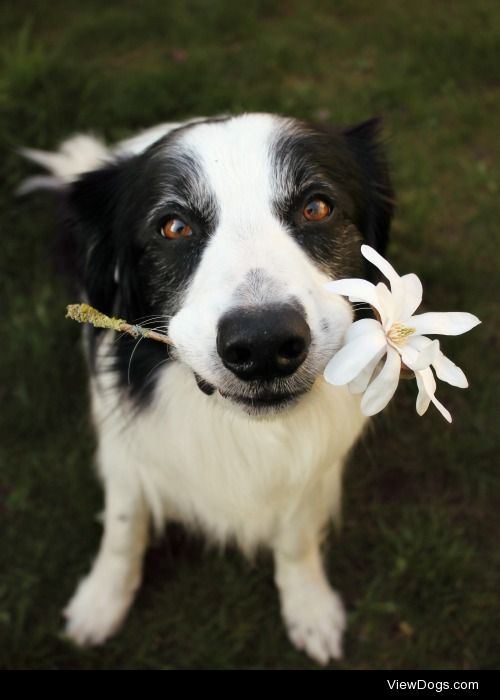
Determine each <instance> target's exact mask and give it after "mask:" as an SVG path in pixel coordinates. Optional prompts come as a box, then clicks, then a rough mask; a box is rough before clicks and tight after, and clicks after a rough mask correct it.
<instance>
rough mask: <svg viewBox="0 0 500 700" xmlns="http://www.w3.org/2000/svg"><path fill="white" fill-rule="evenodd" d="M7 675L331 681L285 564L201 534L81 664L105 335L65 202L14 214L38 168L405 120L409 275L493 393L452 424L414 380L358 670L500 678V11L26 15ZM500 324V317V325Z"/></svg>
mask: <svg viewBox="0 0 500 700" xmlns="http://www.w3.org/2000/svg"><path fill="white" fill-rule="evenodd" d="M0 46H1V49H0V52H1V54H0V59H1V63H0V66H1V67H0V148H1V153H2V161H1V163H2V166H1V167H2V176H1V181H2V188H1V192H0V203H1V238H2V243H1V269H0V283H1V289H2V294H1V303H2V313H3V314H4V317H3V329H2V330H3V332H2V337H3V342H2V362H1V365H0V373H1V376H0V397H1V412H0V519H1V520H0V528H1V533H2V534H1V540H0V562H1V570H0V667H2V668H17V669H28V668H30V669H34V668H37V669H41V668H43V669H69V668H71V669H78V668H81V669H91V668H92V669H103V668H106V669H124V668H138V669H165V668H221V669H222V668H224V669H229V668H267V669H272V668H283V669H289V668H304V669H306V668H316V666H315V664H313V663H312V662H310V661H309V660H308V659H307V658H306V657H305V656H303V655H302V654H300V653H299V652H296V651H295V650H294V649H293V648H292V647H291V646H290V644H289V643H288V641H287V639H286V635H285V632H284V629H283V627H282V624H281V621H280V618H279V609H278V600H277V596H276V593H275V590H274V584H273V581H272V566H271V561H270V558H269V556H268V555H266V553H263V554H262V555H261V556H260V558H259V560H258V566H256V565H251V564H249V563H248V562H246V560H245V559H243V557H242V556H241V555H240V554H239V553H238V552H237V551H235V550H232V549H229V550H227V551H226V552H225V553H222V554H221V553H219V552H217V551H214V550H212V549H210V548H207V547H206V546H205V543H204V542H203V541H202V540H200V539H197V538H195V537H193V536H192V535H189V534H188V533H186V532H184V531H183V530H182V529H180V528H177V527H171V528H169V529H168V531H167V532H166V533H165V536H164V537H163V538H162V539H161V540H159V541H157V542H155V543H154V544H153V545H152V547H151V548H150V550H149V553H148V556H147V560H146V567H145V582H144V585H143V587H142V588H141V591H140V593H139V596H138V599H137V602H136V605H135V606H134V608H133V610H132V612H131V614H130V616H129V618H128V621H127V623H126V625H125V627H124V628H123V630H122V632H120V634H119V635H118V636H117V637H116V638H114V639H113V640H112V641H111V642H109V643H108V644H107V645H106V646H104V647H103V648H100V649H97V650H90V651H80V650H77V649H75V648H73V647H72V646H70V645H69V644H68V643H66V642H65V641H64V640H63V639H61V636H60V632H61V617H60V611H61V609H62V607H63V606H64V604H65V603H66V601H67V600H68V598H69V596H70V594H71V593H72V591H73V589H74V586H75V584H76V581H77V579H78V578H79V577H80V576H82V575H83V574H84V573H85V572H86V571H87V569H88V567H89V564H90V561H91V559H92V557H93V555H94V554H95V552H96V549H97V545H98V541H99V536H100V526H99V523H98V522H97V520H93V515H94V514H97V513H98V512H99V510H100V509H101V508H102V495H101V492H100V488H99V486H98V484H97V481H96V479H95V476H94V472H93V468H92V454H93V448H94V438H93V434H92V430H91V426H90V424H89V420H88V406H87V401H88V396H87V390H86V380H85V369H84V364H83V360H82V357H81V354H80V344H79V329H78V328H77V327H76V326H75V327H74V326H73V325H72V324H69V323H68V322H67V321H65V320H64V306H65V304H66V303H69V302H71V301H74V300H73V299H71V298H68V291H67V288H66V285H65V281H64V279H63V277H62V276H61V275H60V274H58V273H57V271H54V265H53V262H52V261H53V253H52V249H53V242H54V240H55V236H56V220H57V219H56V216H55V213H56V212H55V209H56V207H55V202H54V200H53V199H52V198H51V197H50V196H47V195H46V194H36V195H33V196H31V197H29V198H27V199H24V200H20V199H18V198H16V197H14V195H13V192H14V190H15V188H16V186H17V185H18V184H19V182H20V181H21V180H22V178H23V177H25V176H26V175H28V174H29V173H30V172H32V169H31V168H30V166H29V165H28V164H26V163H25V162H22V161H21V159H20V158H19V157H18V155H17V153H16V148H17V147H18V146H20V145H29V146H33V147H38V148H53V147H54V146H56V145H57V143H58V142H59V141H60V140H62V139H63V138H64V137H66V136H67V135H69V134H71V133H73V132H75V131H77V130H89V131H92V132H96V133H99V134H102V135H104V136H105V137H106V138H107V139H110V140H113V139H118V138H122V137H125V136H126V135H129V134H132V133H133V132H134V130H137V129H139V128H142V127H147V126H149V125H152V124H154V123H156V122H159V121H165V120H169V119H173V120H177V119H181V118H184V117H189V116H194V115H213V114H218V113H222V112H224V113H238V112H241V111H267V112H280V113H284V114H289V115H292V116H295V117H301V118H305V119H313V120H322V121H326V122H331V123H354V122H356V121H361V120H363V119H366V118H368V117H370V116H372V115H381V116H382V117H383V118H384V125H385V126H384V128H385V137H386V142H387V148H388V151H389V155H390V161H391V164H392V171H393V179H394V185H395V189H396V193H397V202H398V206H397V212H396V217H395V220H394V226H393V233H392V244H391V248H390V257H391V260H393V261H394V263H395V265H396V268H397V269H398V270H400V271H401V272H409V271H415V272H417V273H418V274H419V275H420V277H421V278H422V280H423V284H424V289H425V290H426V297H425V299H424V302H425V303H426V304H427V306H428V308H433V309H438V310H467V311H470V312H472V313H475V314H476V315H478V316H479V317H480V318H481V319H482V321H483V323H482V325H481V326H480V327H479V328H477V329H475V330H474V331H472V332H471V333H470V334H468V335H466V336H463V337H458V338H447V339H445V341H444V349H445V351H447V353H448V354H449V355H450V356H451V357H452V358H453V359H454V361H455V362H456V363H457V364H459V365H460V366H461V367H463V369H464V371H465V372H466V374H467V376H468V378H469V382H470V389H469V390H467V391H465V392H463V391H460V390H457V389H453V388H451V387H447V385H444V384H442V385H440V387H439V396H440V399H441V400H442V401H443V403H444V404H445V405H446V406H447V407H448V408H449V409H450V410H451V413H452V415H453V417H454V422H453V424H452V425H451V426H449V425H448V424H447V423H445V421H444V420H443V419H442V417H441V416H440V415H439V414H438V413H437V411H435V410H434V409H433V408H432V407H431V409H429V411H428V413H427V414H426V415H425V416H424V417H423V418H418V417H417V416H416V414H415V411H414V400H415V389H414V386H413V383H410V382H406V383H404V385H403V386H401V388H400V390H399V391H398V395H397V397H396V399H395V400H394V401H393V402H392V403H391V406H390V407H389V408H388V409H387V410H386V411H385V412H384V414H383V415H381V416H379V417H377V419H376V420H375V421H374V430H373V431H371V432H370V433H369V434H368V435H367V437H366V438H365V440H364V442H363V443H362V444H360V445H359V446H358V448H357V449H356V451H355V452H354V454H353V455H352V458H351V460H350V463H349V466H348V469H347V473H346V479H345V499H344V508H343V513H344V514H343V525H342V530H341V532H340V533H339V535H335V533H333V532H332V536H331V538H330V544H329V546H328V550H327V552H326V555H327V560H328V567H329V571H330V574H331V578H332V581H333V583H334V585H335V587H336V588H337V589H338V590H339V591H341V592H342V594H343V596H344V599H345V601H346V603H347V606H348V609H349V631H348V635H347V639H346V649H345V659H344V660H343V661H342V662H341V663H338V664H332V666H333V667H339V668H345V669H361V668H363V669H407V668H418V669H431V668H432V669H434V668H447V669H479V668H499V667H500V644H499V641H498V639H499V629H500V596H499V592H500V548H499V546H498V542H499V541H500V469H499V468H498V467H499V465H498V462H499V460H498V415H499V405H498V401H497V397H498V388H499V382H498V349H499V336H498V331H497V326H496V325H495V323H494V314H495V311H497V313H498V304H497V299H498V294H497V291H498V280H499V267H498V257H499V253H498V249H499V245H498V243H499V239H500V237H499V233H498V220H499V219H500V196H499V178H498V162H499V161H498V155H499V153H498V151H499V139H498V114H499V113H500V79H499V73H498V66H499V63H500V48H499V47H500V6H499V4H498V2H496V1H495V0H491V1H489V0H477V2H474V3H472V2H469V0H455V2H453V3H451V2H449V3H445V2H442V3H438V2H435V0H433V1H432V0H421V2H419V3H418V4H417V3H410V2H394V1H393V0H380V2H377V3H374V2H369V1H368V0H335V2H334V1H333V0H330V1H329V2H327V1H326V0H325V1H323V2H321V1H318V2H307V1H306V2H304V0H302V1H300V0H287V1H285V0H275V1H274V2H268V1H266V0H259V1H256V2H255V1H254V2H248V3H237V2H234V1H233V0H211V2H203V1H202V0H183V1H176V0H172V1H171V2H158V1H157V0H141V2H139V1H137V2H133V1H132V0H127V1H123V2H117V1H116V0H113V1H110V2H107V3H102V2H97V0H87V1H86V2H83V3H82V2H78V3H77V2H72V1H70V0H65V1H63V0H51V2H50V3H49V2H42V1H41V0H38V2H36V1H29V0H25V1H24V2H22V3H12V2H6V1H4V2H3V3H1V5H0ZM497 319H498V315H497Z"/></svg>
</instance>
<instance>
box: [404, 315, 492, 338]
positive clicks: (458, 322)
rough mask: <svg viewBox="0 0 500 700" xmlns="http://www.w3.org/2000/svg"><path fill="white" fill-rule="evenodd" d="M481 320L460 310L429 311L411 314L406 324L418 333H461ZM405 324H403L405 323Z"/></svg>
mask: <svg viewBox="0 0 500 700" xmlns="http://www.w3.org/2000/svg"><path fill="white" fill-rule="evenodd" d="M479 323H481V321H480V320H479V319H478V318H477V316H474V314H468V313H466V312H462V311H443V312H437V313H436V312H430V313H427V314H418V315H417V316H411V317H410V318H409V319H408V321H407V322H406V324H407V325H408V326H411V327H412V328H415V332H416V333H417V334H418V335H423V334H427V333H430V334H431V335H433V334H437V335H461V334H462V333H466V332H467V331H470V330H471V328H474V326H477V325H478V324H479ZM406 324H405V325H406Z"/></svg>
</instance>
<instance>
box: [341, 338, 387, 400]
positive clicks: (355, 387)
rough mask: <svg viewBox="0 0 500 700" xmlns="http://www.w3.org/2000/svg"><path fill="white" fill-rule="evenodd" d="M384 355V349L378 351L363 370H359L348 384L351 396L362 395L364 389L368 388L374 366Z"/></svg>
mask: <svg viewBox="0 0 500 700" xmlns="http://www.w3.org/2000/svg"><path fill="white" fill-rule="evenodd" d="M384 355H385V348H383V349H382V350H380V352H378V353H377V354H376V355H375V357H374V358H373V360H371V361H370V362H369V363H368V364H367V365H366V367H365V368H364V369H362V370H361V372H360V373H359V374H358V376H357V377H354V379H353V380H352V382H349V391H350V392H351V394H362V393H363V392H364V391H365V389H366V387H367V386H368V384H369V382H370V379H371V378H372V375H373V372H374V371H375V368H376V366H377V365H378V363H379V362H380V360H381V359H382V357H383V356H384Z"/></svg>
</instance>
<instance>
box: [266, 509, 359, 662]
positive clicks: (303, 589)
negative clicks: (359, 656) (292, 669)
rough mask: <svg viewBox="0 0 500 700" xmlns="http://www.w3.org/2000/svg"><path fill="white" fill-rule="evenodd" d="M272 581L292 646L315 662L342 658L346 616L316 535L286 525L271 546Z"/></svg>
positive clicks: (303, 527)
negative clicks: (272, 559)
mask: <svg viewBox="0 0 500 700" xmlns="http://www.w3.org/2000/svg"><path fill="white" fill-rule="evenodd" d="M274 560H275V567H276V568H275V581H276V585H277V587H278V590H279V594H280V602H281V612H282V615H283V619H284V621H285V625H286V628H287V631H288V636H289V637H290V639H291V641H292V643H293V644H294V645H295V646H296V647H297V648H298V649H302V650H303V651H305V652H306V653H307V654H309V656H311V657H312V658H313V659H314V660H315V661H317V662H319V663H321V664H327V663H328V662H329V660H330V659H339V658H341V656H342V636H343V633H344V630H345V626H346V614H345V612H344V606H343V604H342V601H341V599H340V597H339V596H338V594H337V593H335V591H333V590H332V588H331V587H330V584H329V583H328V580H327V578H326V574H325V571H324V568H323V562H322V560H321V552H320V534H319V532H314V531H309V532H308V528H307V526H306V525H305V524H304V523H303V522H302V523H301V524H300V525H298V524H296V525H289V528H288V529H287V531H286V533H284V534H283V535H282V536H281V537H280V538H278V539H277V541H276V543H275V545H274Z"/></svg>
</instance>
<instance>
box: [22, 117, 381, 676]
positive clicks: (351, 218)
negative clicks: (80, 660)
mask: <svg viewBox="0 0 500 700" xmlns="http://www.w3.org/2000/svg"><path fill="white" fill-rule="evenodd" d="M377 131H378V123H377V121H376V120H371V121H368V122H364V123H362V124H360V125H357V126H354V127H349V128H333V127H326V126H316V125H311V124H306V123H304V122H301V121H298V120H295V119H288V118H284V117H281V116H275V115H270V114H244V115H242V116H238V117H220V118H214V119H199V120H194V121H189V122H184V123H180V124H163V125H160V126H158V127H155V128H153V129H150V130H148V131H146V132H143V133H142V134H140V135H139V136H138V137H135V138H133V139H129V140H127V141H124V142H122V143H120V144H118V145H117V146H115V147H112V148H108V147H106V146H105V145H104V144H103V143H101V142H100V141H99V140H98V139H95V138H93V137H89V136H76V137H73V138H71V139H69V140H68V141H66V142H65V143H64V144H62V146H61V148H60V150H59V151H58V152H57V153H45V152H41V151H33V150H26V151H25V152H24V153H25V155H26V156H27V157H29V158H31V159H32V160H35V161H36V162H38V163H39V164H41V165H43V166H44V167H46V168H47V169H48V170H49V171H51V173H52V176H51V177H36V178H33V179H31V180H30V181H28V182H27V184H26V185H25V187H24V191H28V190H30V189H33V188H35V187H38V186H42V187H43V186H54V187H60V188H62V189H63V190H64V194H65V196H66V197H67V200H68V202H69V207H70V211H71V215H70V224H71V225H70V228H71V232H72V239H71V240H72V246H73V248H74V252H75V254H76V255H75V257H76V259H77V261H78V264H77V270H76V272H75V274H77V277H78V282H79V287H80V290H81V295H82V299H80V300H81V301H83V300H86V301H88V302H89V303H90V304H91V305H93V306H95V307H96V308H98V309H99V310H100V311H103V312H104V313H107V314H109V315H114V316H119V317H121V318H125V319H127V321H129V322H131V323H142V324H143V325H149V327H152V328H155V329H157V330H160V331H163V332H167V333H168V335H169V336H170V337H171V338H172V340H173V341H174V343H175V348H174V349H171V350H168V351H167V350H166V349H165V346H164V345H162V344H159V343H154V342H151V341H146V340H139V341H136V340H133V339H131V338H130V337H128V336H127V337H125V336H124V337H121V336H118V335H116V334H114V333H113V332H112V331H103V330H96V329H91V328H86V329H85V332H84V340H85V348H86V354H87V357H88V361H89V367H90V377H91V378H90V386H91V397H92V415H93V420H94V424H95V428H96V431H97V435H98V450H97V465H98V470H99V474H100V476H101V479H102V483H103V485H104V488H105V514H104V534H103V537H102V543H101V547H100V550H99V553H98V555H97V557H96V559H95V561H94V564H93V566H92V570H91V572H90V573H89V574H88V576H87V577H86V578H84V579H83V580H82V581H81V582H80V584H79V585H78V587H77V589H76V592H75V594H74V596H73V598H72V599H71V600H70V602H69V604H68V606H67V607H66V609H65V616H66V618H67V627H66V634H67V636H68V637H69V638H70V639H71V640H73V641H74V642H76V643H77V644H80V645H93V644H100V643H102V642H104V641H105V640H106V639H108V637H110V636H111V635H112V634H114V633H115V632H116V631H117V629H118V628H119V627H120V625H121V624H122V622H123V620H124V618H125V616H126V614H127V612H128V610H129V608H130V606H131V604H132V601H133V598H134V595H135V593H136V591H137V589H138V586H139V584H140V581H141V569H142V562H143V557H144V551H145V549H146V546H147V542H148V534H149V529H150V525H151V524H152V525H153V526H154V527H155V528H156V529H157V530H160V529H161V528H162V527H163V525H164V524H165V522H166V521H170V520H174V521H180V522H181V523H184V524H185V525H187V526H188V527H195V528H197V529H201V530H202V531H203V532H204V533H206V535H207V536H208V538H210V539H211V540H212V541H215V542H217V543H226V542H234V543H236V544H238V545H239V546H240V547H241V549H242V550H243V551H244V552H245V553H248V554H251V553H252V551H254V550H255V549H256V548H257V547H260V546H264V547H268V548H270V549H271V550H272V553H273V556H274V563H275V580H276V585H277V588H278V591H279V596H280V602H281V610H282V615H283V619H284V622H285V625H286V628H287V631H288V634H289V637H290V639H291V641H292V642H293V644H294V645H295V646H296V647H298V648H299V649H303V650H304V651H305V652H306V653H308V654H309V655H310V656H311V657H313V658H314V659H315V660H316V661H318V662H320V663H323V664H325V663H327V662H328V661H329V660H330V659H332V658H333V659H337V658H339V657H340V656H341V653H342V634H343V631H344V628H345V613H344V609H343V606H342V602H341V599H340V598H339V596H338V595H337V593H335V592H334V591H333V590H332V588H331V587H330V585H329V583H328V581H327V578H326V575H325V573H324V569H323V564H322V560H321V552H320V547H321V542H322V537H323V535H324V533H325V530H326V528H327V525H328V523H329V520H330V518H332V517H335V515H336V514H338V511H339V506H340V494H341V478H342V468H343V464H344V462H345V460H346V456H347V455H348V453H349V451H350V449H351V448H352V447H353V445H354V444H355V443H356V441H357V439H358V438H359V436H360V434H361V432H362V430H363V426H364V424H365V419H364V418H363V416H362V414H361V412H360V409H359V397H356V396H352V395H350V394H349V392H348V391H347V389H346V388H344V387H343V388H337V387H333V386H330V385H327V384H326V383H325V382H324V380H323V378H322V372H323V369H324V367H325V365H326V363H327V361H328V360H329V359H330V358H331V357H332V355H333V354H334V353H335V352H336V350H337V349H338V348H339V347H340V345H341V342H342V338H343V335H344V333H345V331H346V329H347V328H348V326H349V324H350V323H351V321H352V319H353V309H352V308H351V305H350V304H349V303H348V302H347V301H346V300H345V299H344V298H342V297H339V296H336V295H333V294H332V293H330V292H327V291H325V282H327V281H328V280H330V279H332V278H334V279H338V278H342V277H353V276H366V274H367V271H366V270H365V267H364V263H363V260H362V257H361V254H360V244H361V243H362V242H363V241H365V242H367V243H369V244H370V245H371V246H373V247H374V248H376V249H377V250H379V251H380V252H382V253H383V252H384V249H385V245H386V241H387V236H388V229H389V225H390V219H391V216H392V190H391V185H390V181H389V177H388V173H387V166H386V162H385V159H384V157H383V155H382V153H381V150H380V147H379V146H378V145H377Z"/></svg>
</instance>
